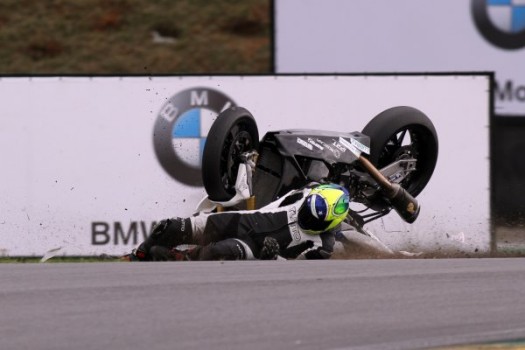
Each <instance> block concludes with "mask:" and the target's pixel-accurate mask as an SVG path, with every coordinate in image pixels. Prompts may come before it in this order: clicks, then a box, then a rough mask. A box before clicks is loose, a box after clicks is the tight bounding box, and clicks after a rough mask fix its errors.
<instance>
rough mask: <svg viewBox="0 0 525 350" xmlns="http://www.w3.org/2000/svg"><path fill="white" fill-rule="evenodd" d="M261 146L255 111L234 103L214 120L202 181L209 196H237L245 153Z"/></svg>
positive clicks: (222, 199) (217, 197)
mask: <svg viewBox="0 0 525 350" xmlns="http://www.w3.org/2000/svg"><path fill="white" fill-rule="evenodd" d="M258 147H259V131H258V129H257V124H256V122H255V119H254V118H253V116H252V114H251V113H250V112H249V111H248V110H246V109H245V108H242V107H230V108H228V109H226V110H224V111H223V112H221V113H219V115H218V116H217V119H215V121H214V122H213V124H212V126H211V128H210V131H209V133H208V137H207V138H206V143H205V145H204V151H203V155H202V182H203V185H204V188H205V190H206V192H207V193H208V198H209V199H211V200H213V201H217V202H225V201H228V200H230V199H231V198H233V196H235V181H236V180H237V172H238V170H239V164H240V163H241V158H240V156H241V154H243V153H244V152H249V151H252V150H256V149H257V148H258Z"/></svg>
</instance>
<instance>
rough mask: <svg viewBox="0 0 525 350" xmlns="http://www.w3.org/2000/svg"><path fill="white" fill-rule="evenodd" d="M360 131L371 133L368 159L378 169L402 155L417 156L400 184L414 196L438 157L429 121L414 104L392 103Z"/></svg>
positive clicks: (433, 129) (429, 173) (435, 137)
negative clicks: (412, 105) (407, 174)
mask: <svg viewBox="0 0 525 350" xmlns="http://www.w3.org/2000/svg"><path fill="white" fill-rule="evenodd" d="M362 133H363V134H365V135H367V136H369V137H370V146H371V147H370V156H369V160H370V162H372V164H374V165H375V166H376V167H377V168H378V169H381V168H383V167H385V166H387V165H388V164H390V163H392V162H394V161H396V160H398V159H400V158H402V157H407V156H410V157H413V158H415V159H417V164H416V170H415V171H413V172H412V173H411V174H410V175H409V176H408V177H407V178H405V179H404V180H403V181H402V182H401V186H403V187H404V188H405V189H406V190H407V191H408V192H409V193H410V194H411V195H412V196H414V197H416V196H417V195H418V194H419V193H421V191H422V190H423V189H424V188H425V186H426V185H427V183H428V181H429V180H430V177H431V176H432V173H433V172H434V169H435V167H436V163H437V157H438V138H437V133H436V129H435V127H434V124H432V121H431V120H430V119H429V118H428V117H427V116H426V115H425V114H424V113H423V112H421V111H420V110H418V109H416V108H413V107H407V106H399V107H393V108H390V109H387V110H385V111H383V112H381V113H379V114H378V115H377V116H376V117H374V119H372V120H371V121H370V122H369V123H368V124H367V125H366V126H365V128H364V129H363V131H362ZM408 137H409V140H408Z"/></svg>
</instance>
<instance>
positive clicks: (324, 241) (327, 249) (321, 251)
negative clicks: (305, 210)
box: [302, 231, 335, 259]
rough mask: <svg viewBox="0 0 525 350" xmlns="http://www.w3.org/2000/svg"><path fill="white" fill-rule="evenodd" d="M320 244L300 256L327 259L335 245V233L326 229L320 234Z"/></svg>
mask: <svg viewBox="0 0 525 350" xmlns="http://www.w3.org/2000/svg"><path fill="white" fill-rule="evenodd" d="M320 237H321V246H317V247H314V248H312V249H310V250H308V251H307V252H305V253H304V254H303V255H302V256H303V258H304V259H329V258H330V257H331V256H332V253H333V251H334V245H335V234H334V232H333V231H327V232H323V233H321V234H320Z"/></svg>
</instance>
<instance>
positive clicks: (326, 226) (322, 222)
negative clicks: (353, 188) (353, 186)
mask: <svg viewBox="0 0 525 350" xmlns="http://www.w3.org/2000/svg"><path fill="white" fill-rule="evenodd" d="M349 206H350V195H349V193H348V190H347V189H346V188H344V187H342V186H339V185H335V184H325V185H319V186H317V187H315V188H314V189H312V191H310V193H309V194H308V196H307V197H306V198H305V200H304V202H303V204H302V205H301V208H300V209H299V215H298V218H297V219H298V223H299V226H300V227H301V229H303V230H304V231H305V232H308V233H311V234H319V233H321V232H325V231H329V230H331V229H333V228H334V227H336V226H337V225H339V224H340V223H341V222H343V220H344V219H345V218H346V215H347V214H348V210H349Z"/></svg>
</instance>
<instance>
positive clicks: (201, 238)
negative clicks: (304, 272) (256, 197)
mask: <svg viewBox="0 0 525 350" xmlns="http://www.w3.org/2000/svg"><path fill="white" fill-rule="evenodd" d="M311 190H312V187H305V188H303V189H300V190H293V191H291V192H289V193H287V194H286V195H285V196H283V197H281V198H279V199H278V200H276V201H274V202H272V203H269V204H268V205H266V206H265V207H263V208H261V209H257V210H242V211H226V212H218V213H200V214H198V215H195V216H192V217H189V218H173V219H168V220H163V221H161V222H160V223H159V225H157V226H156V227H155V229H154V230H153V232H152V234H151V235H150V237H148V239H147V240H146V241H145V242H144V243H142V244H141V245H140V246H139V248H138V249H137V251H138V253H141V252H142V253H143V256H144V257H145V258H146V259H147V255H148V252H149V249H151V247H153V246H158V245H160V246H163V247H166V248H173V247H176V246H178V245H181V244H189V245H194V244H195V245H197V246H198V248H197V249H196V250H195V251H193V252H192V254H191V255H190V259H192V260H219V259H224V260H236V259H251V258H259V257H260V252H261V249H262V248H263V245H264V239H265V238H266V237H272V238H274V239H275V240H276V241H277V242H278V244H279V255H281V256H282V257H284V258H288V259H295V258H300V259H301V258H304V259H326V258H329V257H330V256H331V254H332V252H333V247H334V244H335V232H336V231H337V230H338V228H337V227H336V228H335V229H333V230H330V231H326V232H322V233H320V234H309V233H307V232H306V231H304V230H303V229H302V228H301V227H300V226H299V223H298V222H297V213H298V212H299V208H300V207H301V205H302V204H303V202H304V200H305V198H306V196H307V195H308V193H309V192H310V191H311ZM137 255H138V254H137Z"/></svg>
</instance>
